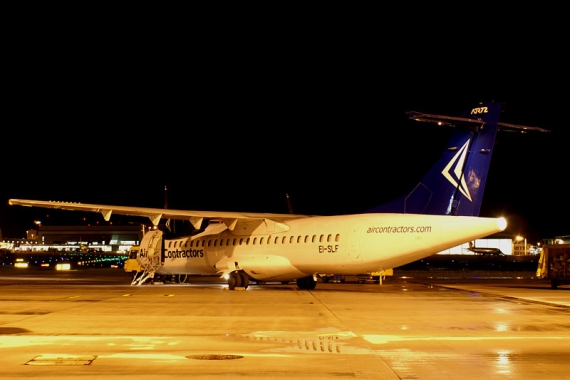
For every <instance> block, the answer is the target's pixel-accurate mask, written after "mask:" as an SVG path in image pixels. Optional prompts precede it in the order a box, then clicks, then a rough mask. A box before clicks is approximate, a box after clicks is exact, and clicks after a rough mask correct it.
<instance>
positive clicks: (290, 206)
mask: <svg viewBox="0 0 570 380" xmlns="http://www.w3.org/2000/svg"><path fill="white" fill-rule="evenodd" d="M285 196H286V197H287V206H288V207H289V214H294V212H293V203H291V197H289V194H287V193H286V194H285Z"/></svg>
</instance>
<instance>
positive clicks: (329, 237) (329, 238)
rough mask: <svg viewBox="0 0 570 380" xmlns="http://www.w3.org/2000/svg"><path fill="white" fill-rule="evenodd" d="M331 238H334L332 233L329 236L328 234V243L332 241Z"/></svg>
mask: <svg viewBox="0 0 570 380" xmlns="http://www.w3.org/2000/svg"><path fill="white" fill-rule="evenodd" d="M331 240H332V235H331V234H329V236H327V242H328V243H330V242H331Z"/></svg>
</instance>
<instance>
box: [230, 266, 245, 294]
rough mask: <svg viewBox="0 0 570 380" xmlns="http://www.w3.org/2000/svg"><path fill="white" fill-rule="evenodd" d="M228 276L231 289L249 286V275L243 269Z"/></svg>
mask: <svg viewBox="0 0 570 380" xmlns="http://www.w3.org/2000/svg"><path fill="white" fill-rule="evenodd" d="M229 276H230V277H229V278H228V288H229V289H230V290H235V288H244V289H247V287H248V286H249V276H248V275H247V273H245V272H244V271H242V270H238V271H236V272H232V273H230V274H229Z"/></svg>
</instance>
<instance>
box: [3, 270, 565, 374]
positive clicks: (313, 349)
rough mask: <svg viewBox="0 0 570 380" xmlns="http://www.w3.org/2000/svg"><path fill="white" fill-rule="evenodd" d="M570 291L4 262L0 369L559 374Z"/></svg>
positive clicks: (467, 282) (459, 278)
mask: <svg viewBox="0 0 570 380" xmlns="http://www.w3.org/2000/svg"><path fill="white" fill-rule="evenodd" d="M408 274H409V273H408ZM488 277H489V276H488ZM569 290H570V287H565V286H562V287H560V288H559V289H557V290H552V289H550V284H549V283H547V282H543V281H541V280H537V279H535V278H533V277H532V275H526V276H525V275H522V276H518V277H517V276H515V277H509V276H496V277H495V278H481V277H476V276H471V274H470V275H469V276H467V275H465V274H457V273H448V274H444V273H440V274H439V275H438V276H431V277H429V276H428V275H426V274H425V273H424V274H423V276H422V275H421V274H420V273H415V274H414V276H413V278H404V277H402V276H401V275H396V273H395V276H394V278H389V279H387V280H386V281H384V283H383V284H382V285H378V284H359V283H358V282H357V281H356V279H355V280H354V281H351V280H350V279H347V282H345V283H328V284H324V283H319V284H318V285H317V288H316V289H315V290H311V291H307V290H303V291H300V290H297V289H296V285H295V284H290V285H281V284H265V285H251V286H250V287H249V288H248V289H247V290H244V291H228V290H226V285H225V283H224V282H223V281H221V280H219V279H218V278H217V277H213V278H212V277H209V278H204V277H196V278H192V279H191V280H190V283H188V284H154V285H150V284H145V285H141V286H131V285H130V279H129V278H128V277H126V276H125V275H124V274H123V273H122V272H121V270H120V269H113V270H111V269H90V270H77V271H70V272H64V273H60V272H55V271H41V270H37V271H26V272H16V271H15V270H14V269H9V270H8V269H5V268H2V269H0V302H1V304H2V311H1V312H0V365H1V366H2V369H3V373H2V378H3V379H11V378H23V377H41V378H43V379H44V378H45V379H50V378H54V379H55V378H58V379H62V378H70V379H71V378H74V379H75V378H77V377H78V376H81V377H82V378H85V377H87V378H102V377H113V378H133V379H134V378H137V379H139V378H153V379H155V378H157V377H159V376H160V377H166V376H192V377H193V378H201V379H218V378H228V377H230V378H231V377H239V378H247V379H267V378H273V379H292V378H294V379H309V378H310V379H331V378H353V379H438V380H439V379H458V378H460V379H481V378H493V379H494V378H503V379H536V378H548V379H567V378H568V371H569V370H570V368H569V367H568V364H567V363H568V360H567V356H568V355H567V353H568V352H570V351H569V350H570V323H569V322H568V321H569V319H568V316H569V311H570V291H569Z"/></svg>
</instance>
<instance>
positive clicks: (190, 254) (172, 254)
mask: <svg viewBox="0 0 570 380" xmlns="http://www.w3.org/2000/svg"><path fill="white" fill-rule="evenodd" d="M164 256H165V258H167V259H179V258H194V257H204V250H203V249H187V250H178V249H177V250H176V251H166V252H165V254H164Z"/></svg>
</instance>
